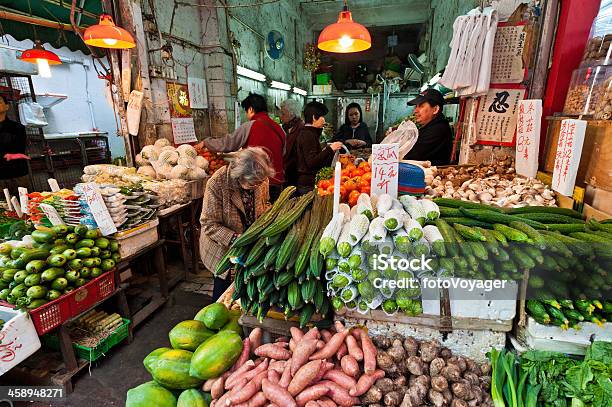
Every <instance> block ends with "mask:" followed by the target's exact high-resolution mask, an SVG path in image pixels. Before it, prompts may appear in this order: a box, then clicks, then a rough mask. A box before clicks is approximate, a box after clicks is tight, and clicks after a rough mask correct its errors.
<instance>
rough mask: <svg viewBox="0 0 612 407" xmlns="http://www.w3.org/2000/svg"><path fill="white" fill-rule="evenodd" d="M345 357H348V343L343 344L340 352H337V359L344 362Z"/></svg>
mask: <svg viewBox="0 0 612 407" xmlns="http://www.w3.org/2000/svg"><path fill="white" fill-rule="evenodd" d="M345 355H348V346H346V342H342V345H340V348H339V349H338V352H336V359H338V360H342V358H343V357H344V356H345Z"/></svg>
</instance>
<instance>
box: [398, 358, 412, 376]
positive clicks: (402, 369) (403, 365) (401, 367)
mask: <svg viewBox="0 0 612 407" xmlns="http://www.w3.org/2000/svg"><path fill="white" fill-rule="evenodd" d="M397 371H398V372H399V373H400V374H401V375H403V376H408V377H410V371H409V370H408V359H404V360H402V361H401V362H399V363H398V364H397Z"/></svg>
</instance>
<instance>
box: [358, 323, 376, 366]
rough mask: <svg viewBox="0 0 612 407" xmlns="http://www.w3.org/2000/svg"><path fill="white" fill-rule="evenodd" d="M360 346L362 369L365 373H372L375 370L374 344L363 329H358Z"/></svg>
mask: <svg viewBox="0 0 612 407" xmlns="http://www.w3.org/2000/svg"><path fill="white" fill-rule="evenodd" d="M360 336H361V348H362V349H363V370H364V371H365V372H366V373H374V371H375V370H376V354H377V351H376V346H374V343H373V342H372V339H370V336H369V335H368V334H367V333H365V332H364V331H363V330H360Z"/></svg>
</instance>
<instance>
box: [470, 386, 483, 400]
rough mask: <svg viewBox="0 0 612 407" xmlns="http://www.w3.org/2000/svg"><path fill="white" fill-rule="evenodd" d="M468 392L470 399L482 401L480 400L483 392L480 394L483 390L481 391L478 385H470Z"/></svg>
mask: <svg viewBox="0 0 612 407" xmlns="http://www.w3.org/2000/svg"><path fill="white" fill-rule="evenodd" d="M470 392H471V395H470V397H471V398H472V399H476V401H477V402H478V404H480V403H482V400H483V394H482V393H483V391H482V389H481V388H480V387H478V386H472V387H471V388H470Z"/></svg>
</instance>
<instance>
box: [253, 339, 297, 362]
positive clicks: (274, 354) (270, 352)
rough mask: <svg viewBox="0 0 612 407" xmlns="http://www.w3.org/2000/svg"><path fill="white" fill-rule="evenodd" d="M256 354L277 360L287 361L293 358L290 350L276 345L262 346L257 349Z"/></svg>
mask: <svg viewBox="0 0 612 407" xmlns="http://www.w3.org/2000/svg"><path fill="white" fill-rule="evenodd" d="M255 354H256V355H257V356H263V357H266V358H270V359H275V360H287V359H290V358H291V352H290V351H289V350H287V349H284V348H281V347H280V346H278V345H277V344H275V343H267V344H265V345H261V346H260V347H259V348H257V349H255Z"/></svg>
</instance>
